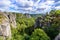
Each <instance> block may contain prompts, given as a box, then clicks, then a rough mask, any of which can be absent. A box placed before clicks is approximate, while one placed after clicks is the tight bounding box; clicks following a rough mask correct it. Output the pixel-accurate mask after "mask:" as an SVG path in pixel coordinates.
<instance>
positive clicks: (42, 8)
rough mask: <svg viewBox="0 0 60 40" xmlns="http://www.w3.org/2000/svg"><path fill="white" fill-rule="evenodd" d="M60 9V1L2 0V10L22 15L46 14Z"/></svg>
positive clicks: (0, 8) (0, 3) (0, 4)
mask: <svg viewBox="0 0 60 40" xmlns="http://www.w3.org/2000/svg"><path fill="white" fill-rule="evenodd" d="M52 9H57V10H58V9H60V0H0V10H1V11H8V12H20V13H45V12H49V11H51V10H52Z"/></svg>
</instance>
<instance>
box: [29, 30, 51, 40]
mask: <svg viewBox="0 0 60 40" xmlns="http://www.w3.org/2000/svg"><path fill="white" fill-rule="evenodd" d="M30 40H50V39H49V37H48V36H47V34H46V33H45V32H44V31H43V30H42V29H35V30H34V32H33V33H32V35H31V38H30Z"/></svg>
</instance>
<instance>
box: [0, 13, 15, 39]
mask: <svg viewBox="0 0 60 40" xmlns="http://www.w3.org/2000/svg"><path fill="white" fill-rule="evenodd" d="M15 19H16V15H15V14H12V13H7V12H0V36H4V37H9V38H10V37H11V27H10V25H11V26H12V27H14V28H16V20H15Z"/></svg>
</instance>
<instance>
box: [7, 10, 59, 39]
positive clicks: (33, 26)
mask: <svg viewBox="0 0 60 40" xmlns="http://www.w3.org/2000/svg"><path fill="white" fill-rule="evenodd" d="M36 15H37V14H35V15H34V14H33V15H32V14H22V13H16V23H17V28H13V27H12V26H11V33H12V37H11V39H10V40H55V38H56V37H57V35H59V33H60V10H51V11H50V12H49V14H48V12H47V13H46V14H38V15H37V16H36ZM7 40H9V39H8V38H7ZM58 40H60V39H59V38H58Z"/></svg>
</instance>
